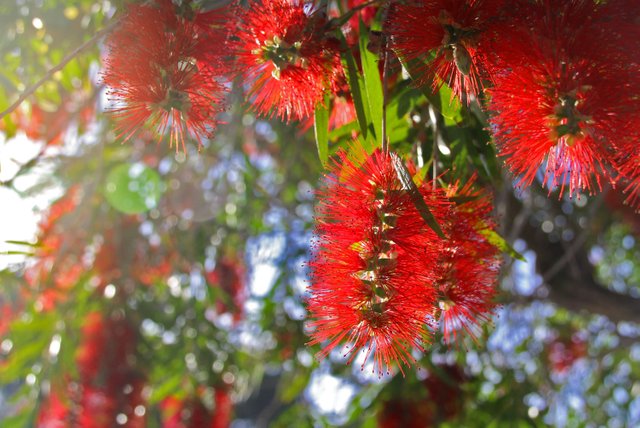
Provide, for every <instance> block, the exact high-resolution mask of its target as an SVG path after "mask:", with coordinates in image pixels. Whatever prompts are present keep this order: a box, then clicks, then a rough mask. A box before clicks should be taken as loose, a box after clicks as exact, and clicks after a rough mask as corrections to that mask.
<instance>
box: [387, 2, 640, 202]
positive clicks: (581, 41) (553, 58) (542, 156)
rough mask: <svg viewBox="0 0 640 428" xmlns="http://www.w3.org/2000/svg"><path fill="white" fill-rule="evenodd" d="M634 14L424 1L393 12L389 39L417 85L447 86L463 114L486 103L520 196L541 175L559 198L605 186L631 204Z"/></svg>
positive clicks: (639, 30) (632, 10)
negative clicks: (476, 102) (617, 189)
mask: <svg viewBox="0 0 640 428" xmlns="http://www.w3.org/2000/svg"><path fill="white" fill-rule="evenodd" d="M639 13H640V7H639V6H638V4H637V2H633V1H627V0H612V1H608V2H595V1H592V0H536V1H529V0H518V1H509V2H506V1H503V0H472V1H464V0H433V1H426V0H425V1H410V2H408V3H403V4H398V5H395V6H392V7H391V12H390V14H389V19H388V23H387V29H388V31H389V34H390V36H391V40H392V44H393V46H394V48H395V49H396V50H397V52H398V53H399V54H400V56H401V57H403V58H404V59H405V61H407V62H408V63H409V64H412V63H414V62H417V65H415V64H414V65H413V69H414V71H415V72H416V75H417V79H418V80H419V81H421V82H423V83H424V82H433V85H434V88H436V89H437V88H438V87H439V86H440V85H442V84H443V82H444V83H447V84H448V85H450V86H451V87H452V89H453V91H454V93H455V94H456V95H457V96H458V97H460V98H461V99H462V100H463V101H464V102H465V103H467V102H470V101H471V100H473V99H474V98H482V97H483V96H484V95H486V96H487V97H488V110H489V112H490V121H491V129H492V131H493V133H494V137H495V142H496V145H497V147H498V150H499V154H500V155H502V156H505V157H506V158H507V159H506V163H507V165H508V167H509V168H510V169H511V171H512V172H513V173H514V174H515V175H516V176H518V177H519V180H520V184H521V185H530V184H531V183H532V182H533V180H534V179H535V177H536V175H537V174H538V171H540V169H541V168H544V174H543V176H544V177H543V185H546V186H548V187H549V188H551V189H553V188H556V187H560V191H561V194H562V192H563V191H564V190H565V188H566V187H568V189H569V194H570V195H572V196H573V195H576V194H578V193H579V192H581V191H586V192H589V193H595V192H596V191H598V190H601V188H602V186H603V182H610V183H612V184H613V185H620V186H621V187H622V188H623V190H624V191H626V192H627V193H628V195H629V196H628V202H629V203H632V204H637V203H638V202H640V166H639V165H640V154H639V152H638V150H637V141H638V137H640V128H639V127H638V125H637V124H638V119H639V118H640V116H639V115H640V108H638V102H637V100H638V99H639V96H640V79H638V76H639V73H638V72H639V71H640V69H639V66H640V57H639V56H638V52H639V51H640V50H639V49H638V48H639V43H638V40H640V26H638V23H637V17H638V15H639ZM434 53H435V57H434V58H433V59H432V60H428V61H427V59H428V58H429V56H430V55H434ZM485 88H486V91H485Z"/></svg>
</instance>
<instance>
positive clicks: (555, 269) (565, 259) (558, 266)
mask: <svg viewBox="0 0 640 428" xmlns="http://www.w3.org/2000/svg"><path fill="white" fill-rule="evenodd" d="M608 191H609V188H608V187H606V188H605V189H604V190H603V191H602V193H601V195H600V198H598V199H597V200H596V201H595V203H594V204H593V205H591V207H590V212H591V214H592V215H593V214H594V213H595V212H596V211H597V210H598V209H599V208H600V206H601V205H602V203H603V201H604V196H605V195H606V194H607V192H608ZM588 237H589V234H588V233H587V229H583V230H582V232H581V233H580V235H579V236H578V237H577V238H576V239H575V240H574V241H573V242H572V243H571V245H570V246H569V248H567V251H566V252H565V253H564V254H563V255H562V257H561V258H560V259H558V261H556V262H555V263H554V264H553V266H551V267H550V268H549V269H548V270H547V271H546V272H545V273H544V275H542V281H543V282H544V283H549V280H550V279H551V278H553V277H554V276H555V275H556V274H558V273H559V272H560V271H561V270H562V268H564V267H565V266H566V264H567V263H569V262H570V261H571V260H572V259H573V257H574V255H575V254H576V252H577V251H578V250H579V249H580V248H581V247H582V246H583V245H584V243H585V242H586V241H587V238H588Z"/></svg>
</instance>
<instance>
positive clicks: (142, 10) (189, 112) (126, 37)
mask: <svg viewBox="0 0 640 428" xmlns="http://www.w3.org/2000/svg"><path fill="white" fill-rule="evenodd" d="M223 17H224V15H223V14H222V13H220V12H218V11H212V12H207V13H199V12H194V11H193V10H192V9H191V7H190V6H189V5H188V4H186V2H185V3H184V6H180V7H179V6H176V5H174V3H173V2H172V1H171V0H157V1H155V2H153V3H151V4H140V5H131V6H129V10H128V12H127V14H126V15H125V16H124V18H122V20H121V22H120V24H119V26H118V28H117V30H116V31H114V32H113V33H112V34H111V35H110V37H109V39H108V41H107V47H108V50H109V56H108V58H107V60H106V67H105V71H104V74H103V79H104V83H105V84H106V85H108V86H109V87H110V91H109V96H110V98H111V100H112V101H113V102H114V104H115V106H114V107H113V109H112V114H113V116H114V118H115V119H116V121H117V124H118V133H119V135H118V136H119V137H121V138H123V139H125V140H127V139H129V138H131V137H132V136H134V135H135V134H136V133H137V132H138V131H139V130H140V129H143V128H147V129H150V130H153V131H156V132H157V133H159V134H165V133H167V131H168V132H169V134H170V142H171V144H172V145H173V144H176V149H178V148H179V147H182V148H184V141H185V138H186V137H187V136H190V137H192V138H194V139H196V140H197V141H199V142H201V141H202V139H203V138H207V137H209V136H211V135H212V133H213V131H214V129H215V127H216V124H217V120H216V115H217V113H218V112H219V111H220V110H221V108H222V100H223V94H224V86H223V85H222V83H220V81H219V76H220V74H221V68H222V60H221V56H220V54H221V51H220V46H221V45H223V44H224V40H225V37H224V32H222V31H220V29H221V27H222V23H223Z"/></svg>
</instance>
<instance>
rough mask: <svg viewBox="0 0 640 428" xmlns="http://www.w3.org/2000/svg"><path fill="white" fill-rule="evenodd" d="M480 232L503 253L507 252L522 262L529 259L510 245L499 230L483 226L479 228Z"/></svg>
mask: <svg viewBox="0 0 640 428" xmlns="http://www.w3.org/2000/svg"><path fill="white" fill-rule="evenodd" d="M478 232H479V233H480V234H481V235H482V236H484V237H485V238H487V241H489V243H490V244H491V245H493V246H495V247H496V248H497V249H499V250H500V251H502V252H503V253H507V254H508V255H509V256H511V257H512V258H514V259H517V260H520V261H522V262H526V261H527V259H525V258H524V256H523V255H522V254H520V253H519V252H517V251H516V250H514V248H513V247H512V246H511V245H509V243H508V242H507V241H506V240H505V239H504V238H503V237H502V236H500V234H498V232H496V231H495V230H493V229H490V228H482V229H480V230H478Z"/></svg>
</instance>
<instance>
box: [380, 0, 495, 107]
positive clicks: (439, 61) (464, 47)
mask: <svg viewBox="0 0 640 428" xmlns="http://www.w3.org/2000/svg"><path fill="white" fill-rule="evenodd" d="M502 3H503V1H502V0H472V1H469V0H411V1H409V2H407V3H404V4H397V5H395V6H393V7H392V8H391V9H390V13H389V17H388V20H387V26H386V30H387V32H388V33H389V35H390V36H391V46H392V47H393V48H394V49H396V50H397V52H398V53H399V54H400V55H401V56H402V57H404V58H405V60H407V61H417V62H419V63H420V65H419V66H417V68H416V70H415V74H416V76H415V77H416V78H417V80H418V83H419V84H425V83H428V82H433V83H432V84H433V89H434V90H437V89H438V88H439V87H440V86H441V85H442V83H443V82H444V83H446V84H448V85H449V86H450V87H451V88H452V89H453V93H454V94H455V95H456V96H458V98H460V99H461V100H463V102H465V103H466V102H468V101H469V100H470V99H471V97H477V96H478V94H479V93H480V92H481V91H482V88H483V80H485V79H489V78H490V76H489V70H488V67H487V64H486V62H487V56H488V54H489V53H488V52H486V51H485V50H484V49H483V48H482V44H483V38H486V37H487V35H488V34H489V33H488V32H487V31H486V30H487V28H488V25H489V23H490V22H491V20H494V19H496V18H497V16H498V13H499V10H500V7H501V6H502ZM432 53H433V54H435V57H434V58H433V59H431V60H430V59H429V56H430V55H431V54H432Z"/></svg>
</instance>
